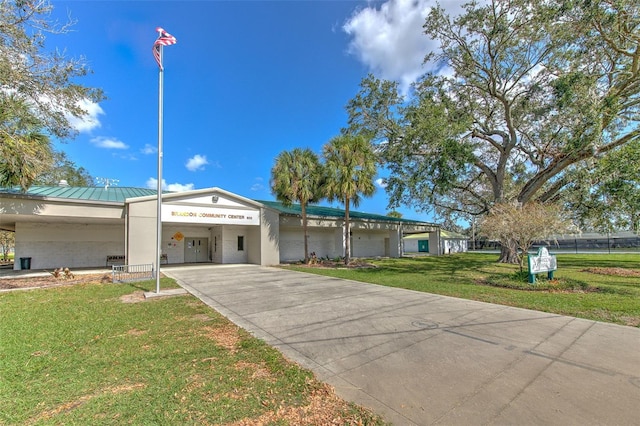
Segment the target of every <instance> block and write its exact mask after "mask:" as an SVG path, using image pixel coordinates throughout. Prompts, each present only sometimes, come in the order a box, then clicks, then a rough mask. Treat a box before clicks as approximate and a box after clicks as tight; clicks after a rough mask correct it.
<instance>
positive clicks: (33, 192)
mask: <svg viewBox="0 0 640 426" xmlns="http://www.w3.org/2000/svg"><path fill="white" fill-rule="evenodd" d="M0 192H4V193H8V194H15V195H27V196H31V197H45V198H64V199H67V200H83V201H105V202H114V203H124V201H125V200H126V199H127V198H133V197H143V196H148V195H156V194H157V192H156V190H155V189H146V188H132V187H118V186H110V187H109V188H104V187H93V186H91V187H84V186H32V187H31V188H29V189H28V190H27V191H24V192H23V191H21V190H20V189H19V188H9V189H2V190H0Z"/></svg>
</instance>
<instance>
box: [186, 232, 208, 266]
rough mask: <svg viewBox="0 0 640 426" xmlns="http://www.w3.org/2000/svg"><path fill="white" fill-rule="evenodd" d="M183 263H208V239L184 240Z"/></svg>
mask: <svg viewBox="0 0 640 426" xmlns="http://www.w3.org/2000/svg"><path fill="white" fill-rule="evenodd" d="M184 241H185V242H184V263H198V262H208V261H209V239H208V238H193V237H192V238H188V237H187V238H185V239H184Z"/></svg>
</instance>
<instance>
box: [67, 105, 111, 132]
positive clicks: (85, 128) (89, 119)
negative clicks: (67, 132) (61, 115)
mask: <svg viewBox="0 0 640 426" xmlns="http://www.w3.org/2000/svg"><path fill="white" fill-rule="evenodd" d="M79 106H80V108H82V109H83V110H85V111H86V112H87V113H86V114H85V115H84V116H83V117H80V118H78V117H74V116H72V115H70V114H67V119H68V120H69V123H70V124H71V127H73V128H74V129H76V130H77V131H79V132H80V133H83V132H85V133H88V132H90V131H92V130H93V129H96V128H98V127H100V126H101V125H102V124H101V123H100V119H99V117H100V116H101V115H104V110H103V109H102V107H101V106H100V105H98V104H97V103H95V102H92V101H90V100H88V99H83V100H81V101H80V102H79Z"/></svg>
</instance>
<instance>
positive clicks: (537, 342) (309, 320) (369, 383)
mask: <svg viewBox="0 0 640 426" xmlns="http://www.w3.org/2000/svg"><path fill="white" fill-rule="evenodd" d="M163 272H164V273H165V274H167V275H169V276H171V277H173V278H175V279H176V280H177V281H178V282H179V283H180V285H182V286H183V287H184V288H186V289H187V290H188V291H189V292H190V293H192V294H193V295H195V296H196V297H198V298H200V299H201V300H202V301H204V302H205V303H207V304H208V305H209V306H211V307H212V308H214V309H216V310H217V311H219V312H220V313H221V314H223V315H225V316H226V317H227V318H229V319H230V320H231V321H233V322H234V323H236V324H237V325H239V326H240V327H242V328H244V329H245V330H247V331H249V332H251V333H252V334H253V335H255V336H256V337H258V338H260V339H263V340H264V341H266V342H267V343H268V344H270V345H271V346H273V347H275V348H277V349H278V350H280V351H281V352H282V353H284V354H285V356H287V357H288V358H290V359H292V360H294V361H296V362H297V363H299V364H300V365H302V366H303V367H305V368H308V369H310V370H312V371H313V372H314V373H315V374H316V376H317V377H318V378H319V379H320V380H322V381H324V382H327V383H329V384H331V385H332V386H334V387H335V389H336V392H337V393H338V395H340V396H341V397H343V398H344V399H347V400H350V401H353V402H355V403H357V404H359V405H363V406H365V407H369V408H371V409H372V410H373V411H375V412H376V413H378V414H380V415H382V416H383V417H384V418H385V419H386V420H387V421H390V422H392V423H393V424H395V425H432V424H445V425H452V424H460V425H468V424H511V425H514V424H518V425H523V424H555V425H590V424H616V425H632V424H636V425H637V424H640V329H638V328H634V327H624V326H618V325H613V324H607V323H601V322H595V321H588V320H582V319H576V318H572V317H567V316H561V315H555V314H548V313H544V312H537V311H530V310H526V309H518V308H512V307H506V306H501V305H494V304H489V303H481V302H474V301H469V300H463V299H457V298H452V297H445V296H438V295H433V294H428V293H420V292H416V291H410V290H403V289H396V288H390V287H384V286H378V285H372V284H364V283H358V282H354V281H348V280H342V279H336V278H328V277H322V276H317V275H312V274H305V273H300V272H294V271H288V270H282V269H279V268H269V267H261V266H255V265H221V266H211V265H206V266H193V267H179V268H166V269H163Z"/></svg>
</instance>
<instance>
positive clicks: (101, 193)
mask: <svg viewBox="0 0 640 426" xmlns="http://www.w3.org/2000/svg"><path fill="white" fill-rule="evenodd" d="M0 193H7V194H14V195H22V196H24V195H26V196H30V197H43V198H61V199H65V200H82V201H103V202H113V203H124V202H125V200H126V199H127V198H135V197H148V196H151V195H156V194H157V191H156V190H155V189H147V188H134V187H119V186H110V187H109V188H104V187H75V186H32V187H31V188H29V189H28V190H27V191H25V192H23V191H22V190H20V188H0ZM254 201H256V202H258V203H261V204H263V205H265V206H267V207H270V208H272V209H274V210H277V211H279V212H280V213H282V214H285V215H292V216H300V215H301V214H302V211H301V209H300V205H299V204H293V205H291V206H289V207H285V206H284V205H283V204H282V203H281V202H279V201H262V200H254ZM307 214H308V215H309V216H318V217H331V218H336V217H337V218H340V217H344V210H342V209H336V208H333V207H323V206H317V205H308V206H307ZM349 216H350V217H351V218H354V219H363V220H376V221H384V222H395V223H421V224H424V223H427V222H423V221H419V220H409V219H403V218H397V217H390V216H384V215H381V214H372V213H363V212H359V211H350V212H349Z"/></svg>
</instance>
